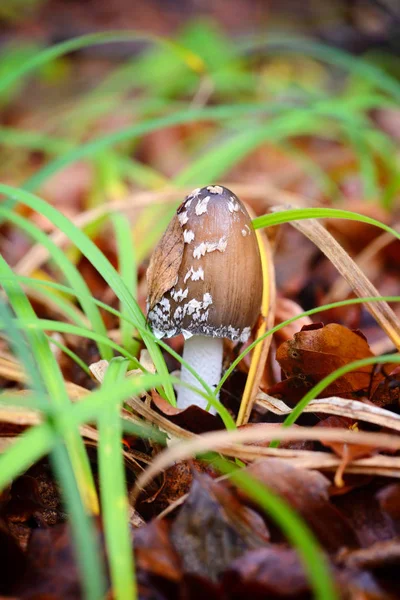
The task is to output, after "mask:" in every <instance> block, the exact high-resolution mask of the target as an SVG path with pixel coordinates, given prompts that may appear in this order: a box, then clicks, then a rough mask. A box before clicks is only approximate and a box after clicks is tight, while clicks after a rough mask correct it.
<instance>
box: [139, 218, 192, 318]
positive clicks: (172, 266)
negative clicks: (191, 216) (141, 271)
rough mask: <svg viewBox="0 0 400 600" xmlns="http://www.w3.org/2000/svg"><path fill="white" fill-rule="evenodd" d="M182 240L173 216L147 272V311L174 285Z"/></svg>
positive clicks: (181, 253) (181, 251)
mask: <svg viewBox="0 0 400 600" xmlns="http://www.w3.org/2000/svg"><path fill="white" fill-rule="evenodd" d="M184 244H185V242H184V238H183V231H182V227H181V225H180V223H179V220H178V216H177V215H175V216H174V218H173V219H172V220H171V222H170V224H169V225H168V228H167V230H166V232H165V233H164V235H163V237H162V238H161V240H160V241H159V243H158V245H157V246H156V248H155V250H154V252H153V255H152V257H151V261H150V265H149V268H148V270H147V285H148V290H149V296H148V303H149V307H148V308H149V311H150V310H152V309H153V308H154V306H155V305H156V304H157V302H159V301H160V300H161V298H162V297H163V295H164V294H165V293H166V292H167V291H168V290H170V289H171V288H172V287H173V286H174V285H175V283H176V278H177V276H178V271H179V267H180V265H181V262H182V258H183V250H184Z"/></svg>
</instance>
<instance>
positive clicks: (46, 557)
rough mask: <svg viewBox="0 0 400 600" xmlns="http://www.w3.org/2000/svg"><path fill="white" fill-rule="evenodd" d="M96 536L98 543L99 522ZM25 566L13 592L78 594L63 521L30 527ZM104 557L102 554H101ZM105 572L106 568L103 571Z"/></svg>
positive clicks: (30, 595) (28, 596)
mask: <svg viewBox="0 0 400 600" xmlns="http://www.w3.org/2000/svg"><path fill="white" fill-rule="evenodd" d="M96 530H97V534H98V536H97V539H98V541H99V544H100V546H102V539H101V538H102V536H101V532H100V525H99V522H97V521H96ZM26 557H27V568H26V571H25V574H24V577H23V578H21V579H20V584H19V585H18V587H17V589H16V591H15V592H14V593H16V595H17V596H18V597H19V598H21V599H24V600H25V599H27V600H28V599H31V598H35V599H36V598H52V599H59V598H63V599H65V600H67V599H75V598H77V599H78V598H81V597H82V590H81V578H80V572H79V569H78V565H77V563H76V556H75V550H74V547H73V542H72V539H71V533H70V528H69V526H68V525H67V524H66V523H61V524H59V525H55V526H54V527H48V528H46V529H34V530H33V532H32V536H31V539H30V541H29V544H28V549H27V555H26ZM102 558H103V560H104V556H103V557H102ZM104 572H106V571H104Z"/></svg>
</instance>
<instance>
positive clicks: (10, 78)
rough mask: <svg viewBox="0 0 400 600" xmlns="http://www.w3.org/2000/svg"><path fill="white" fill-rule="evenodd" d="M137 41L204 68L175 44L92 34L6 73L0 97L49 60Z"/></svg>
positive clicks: (123, 35) (125, 34) (128, 35)
mask: <svg viewBox="0 0 400 600" xmlns="http://www.w3.org/2000/svg"><path fill="white" fill-rule="evenodd" d="M137 41H149V42H153V43H157V44H160V45H161V46H163V47H164V48H168V49H169V50H171V51H173V52H175V54H176V55H177V56H179V57H180V58H181V60H183V61H184V62H185V63H186V64H187V65H188V66H189V67H191V68H193V69H196V70H202V68H203V63H202V61H201V59H200V58H199V57H198V56H197V55H196V54H194V53H193V52H191V51H190V50H187V49H186V48H184V47H183V46H180V45H178V44H176V43H175V42H171V41H169V40H166V39H163V38H160V37H157V36H156V35H152V34H149V33H141V32H135V31H126V32H125V31H124V32H121V31H109V32H105V33H101V32H100V33H91V34H88V35H83V36H80V37H76V38H73V39H71V40H67V41H66V42H61V43H60V44H57V45H55V46H51V47H50V48H46V49H45V50H42V51H41V52H38V53H37V54H35V55H34V56H32V57H31V58H29V59H27V60H26V61H25V62H22V63H21V64H20V65H19V66H18V67H15V68H14V69H13V70H12V71H11V70H10V71H8V72H7V73H5V75H3V76H2V77H0V94H1V93H4V91H5V90H7V89H8V88H9V87H10V86H12V85H14V84H15V83H16V82H17V81H18V80H19V79H22V78H23V77H25V76H26V75H28V74H30V73H32V72H33V71H35V70H37V69H38V68H39V67H43V66H44V65H45V64H47V63H49V62H51V61H52V60H54V59H56V58H59V57H60V56H64V55H65V54H69V53H70V52H74V51H76V50H81V49H83V48H88V47H89V46H98V45H100V44H110V43H115V42H137Z"/></svg>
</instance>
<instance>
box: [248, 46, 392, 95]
mask: <svg viewBox="0 0 400 600" xmlns="http://www.w3.org/2000/svg"><path fill="white" fill-rule="evenodd" d="M262 48H265V49H266V51H267V52H268V53H269V54H272V53H276V54H305V55H307V56H312V57H313V58H315V59H316V60H319V61H323V62H326V63H327V64H330V65H333V66H337V67H340V68H342V69H344V70H346V71H348V72H349V73H354V74H355V75H356V76H357V77H362V78H364V79H366V80H367V81H369V82H371V83H372V85H374V86H376V87H377V88H378V89H380V90H382V91H384V92H386V93H388V94H390V95H391V96H393V98H395V99H396V100H397V101H399V100H400V84H399V82H398V81H397V79H395V78H394V77H391V76H390V75H388V74H387V73H386V72H385V71H383V70H382V69H380V68H379V67H376V66H375V65H372V64H371V63H368V62H367V61H366V60H363V59H361V58H357V57H355V56H354V55H353V54H348V53H347V52H345V51H343V50H340V49H338V48H332V47H329V46H327V45H325V44H320V43H318V42H315V41H312V40H309V39H305V38H295V37H290V38H289V37H283V38H282V36H279V37H278V36H272V35H269V36H268V37H265V36H263V37H262V38H258V37H256V38H253V39H250V40H247V41H244V42H243V43H241V44H240V45H239V46H238V52H239V53H241V54H242V53H243V52H246V53H247V52H252V51H257V52H259V51H260V50H261V49H262Z"/></svg>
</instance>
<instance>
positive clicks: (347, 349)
mask: <svg viewBox="0 0 400 600" xmlns="http://www.w3.org/2000/svg"><path fill="white" fill-rule="evenodd" d="M371 356H373V354H372V352H371V350H370V348H369V346H368V343H367V341H366V340H365V338H364V336H362V334H360V333H359V332H355V331H351V330H350V329H347V327H343V326H342V325H338V324H336V323H331V324H329V325H326V326H325V327H318V328H313V329H311V330H310V329H308V328H306V329H304V328H303V329H302V331H300V332H299V333H296V334H295V335H294V337H293V339H291V340H288V341H287V342H284V343H283V344H281V346H279V348H278V350H277V353H276V358H277V360H278V362H279V364H280V366H281V367H282V369H283V371H284V373H285V375H286V377H295V378H298V379H299V380H300V381H301V380H305V381H306V382H307V383H308V384H311V385H315V384H316V383H318V382H319V381H321V380H322V379H323V378H324V377H326V376H327V375H329V374H330V373H332V372H333V371H335V370H336V369H338V368H339V367H342V366H344V365H346V364H348V363H350V362H353V361H355V360H358V359H361V358H367V357H371ZM372 368H373V367H372V366H366V367H361V368H359V369H357V371H351V372H350V373H347V374H346V375H343V376H342V377H340V378H339V379H336V381H334V382H333V383H332V384H331V385H329V386H328V387H327V388H325V390H324V391H323V395H324V396H332V395H349V394H350V395H351V394H353V393H354V392H357V391H359V390H367V389H368V386H369V384H370V381H371V371H372Z"/></svg>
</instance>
